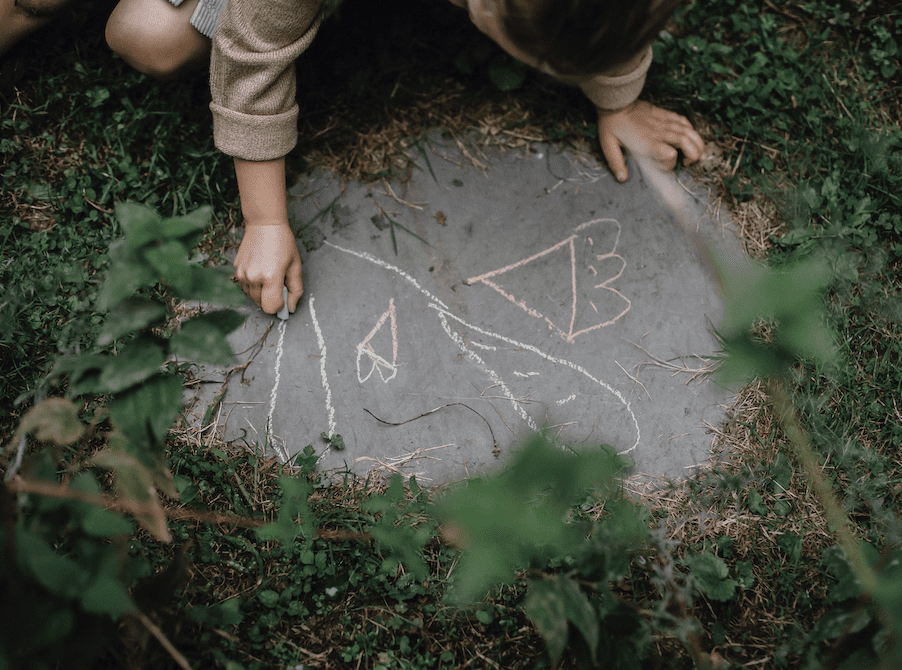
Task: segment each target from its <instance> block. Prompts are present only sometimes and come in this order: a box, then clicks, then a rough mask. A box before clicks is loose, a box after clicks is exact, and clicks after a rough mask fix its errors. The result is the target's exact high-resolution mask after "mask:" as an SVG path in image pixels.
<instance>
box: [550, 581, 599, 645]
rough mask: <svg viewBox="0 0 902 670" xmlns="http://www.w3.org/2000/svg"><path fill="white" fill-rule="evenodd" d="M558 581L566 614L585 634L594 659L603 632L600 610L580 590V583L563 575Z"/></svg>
mask: <svg viewBox="0 0 902 670" xmlns="http://www.w3.org/2000/svg"><path fill="white" fill-rule="evenodd" d="M556 581H557V585H558V589H557V590H558V594H559V595H560V598H561V601H562V602H563V604H564V614H565V616H566V617H567V618H568V619H569V620H570V622H571V623H572V624H573V625H574V627H575V628H576V630H578V631H579V632H580V634H581V635H582V636H583V639H584V640H585V641H586V644H587V645H588V646H589V652H590V653H591V654H592V660H593V661H594V660H595V659H596V655H597V653H598V638H599V635H600V633H601V627H600V625H599V622H598V612H597V611H596V610H595V608H594V607H592V604H591V603H590V602H589V599H588V598H587V597H586V594H585V593H583V592H582V590H580V588H579V585H577V583H576V582H574V581H573V580H572V579H570V578H569V577H566V576H562V577H559V578H558V579H557V580H556Z"/></svg>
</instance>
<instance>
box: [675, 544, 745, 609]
mask: <svg viewBox="0 0 902 670" xmlns="http://www.w3.org/2000/svg"><path fill="white" fill-rule="evenodd" d="M682 562H683V564H684V565H685V566H686V567H687V568H689V576H690V577H691V578H692V581H693V582H694V583H695V584H696V586H698V589H699V591H701V592H702V593H703V594H705V595H706V596H708V597H709V598H711V599H712V600H720V601H726V600H729V599H730V598H732V597H733V594H734V593H735V592H736V586H737V583H736V581H734V580H732V579H729V574H730V571H729V569H728V568H727V564H726V563H724V561H723V559H722V558H721V557H720V556H717V555H715V554H712V553H710V552H705V553H703V554H690V555H689V556H687V557H686V558H684V559H683V561H682Z"/></svg>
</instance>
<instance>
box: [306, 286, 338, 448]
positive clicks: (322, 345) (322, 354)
mask: <svg viewBox="0 0 902 670" xmlns="http://www.w3.org/2000/svg"><path fill="white" fill-rule="evenodd" d="M313 302H314V298H313V296H310V300H308V301H307V304H308V305H309V306H310V318H311V320H312V321H313V329H314V330H315V331H316V343H317V345H319V372H320V376H321V377H322V382H323V389H324V390H325V391H326V413H327V414H328V416H329V433H328V434H329V437H330V438H331V437H332V436H334V435H335V408H334V407H332V391H331V390H330V389H329V378H328V377H327V376H326V340H325V339H324V338H323V331H322V329H321V328H320V327H319V321H317V320H316V310H315V309H314V307H313ZM331 448H332V447H331V446H328V447H326V448H325V449H324V450H323V453H322V454H320V457H319V458H318V459H317V460H316V462H317V463H319V462H320V461H321V460H323V458H324V457H325V456H326V454H328V453H329V451H330V449H331Z"/></svg>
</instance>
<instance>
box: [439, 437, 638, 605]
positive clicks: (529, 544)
mask: <svg viewBox="0 0 902 670" xmlns="http://www.w3.org/2000/svg"><path fill="white" fill-rule="evenodd" d="M621 467H622V462H621V461H620V460H619V459H618V458H617V456H616V453H614V451H613V449H610V450H608V449H607V448H602V449H599V450H596V451H593V452H589V453H584V454H578V455H574V454H572V453H565V452H563V451H561V450H560V449H558V448H556V447H553V446H551V445H550V444H548V443H547V442H546V441H544V440H542V439H541V438H537V439H536V440H534V441H531V442H529V443H527V444H526V445H525V446H523V447H521V448H520V449H518V450H517V451H515V453H514V455H513V458H512V460H511V462H510V464H509V465H508V467H507V468H506V469H505V470H504V471H503V472H502V473H501V474H498V475H493V476H490V477H488V478H487V479H484V480H469V481H467V483H466V485H465V486H464V487H462V488H460V489H458V490H457V491H454V492H452V493H451V494H449V495H448V496H447V497H446V498H445V500H444V501H443V502H442V503H441V505H440V506H439V508H438V515H439V518H440V520H441V522H442V524H443V527H444V528H445V529H446V532H450V533H452V534H453V535H455V536H457V537H458V538H460V539H461V540H462V541H463V544H464V552H463V556H462V557H461V560H460V564H459V566H458V568H457V571H456V572H455V582H454V587H453V588H452V589H451V590H450V591H449V592H448V597H449V599H450V600H452V601H454V602H457V603H460V604H462V603H468V602H472V601H473V600H474V599H478V598H481V597H482V596H483V595H484V594H485V592H486V590H488V589H489V588H491V587H492V586H493V585H495V584H497V583H500V582H507V581H510V580H512V579H513V578H514V575H515V574H516V571H517V570H518V569H521V568H524V567H526V566H528V565H529V564H531V563H532V562H543V561H544V562H547V560H548V559H549V557H550V556H549V554H550V555H551V556H563V555H566V554H569V553H573V552H574V551H576V550H577V549H578V548H579V547H581V546H582V545H583V544H584V542H585V535H584V529H583V528H582V526H581V525H580V524H576V523H571V524H565V523H564V519H565V517H566V515H567V513H568V510H569V509H570V507H571V506H572V505H574V504H576V503H577V502H580V501H581V500H582V499H584V497H585V491H586V490H587V489H592V490H598V489H601V490H603V491H605V492H607V491H609V490H613V489H614V484H613V481H614V480H613V477H614V474H616V473H618V472H619V471H620V468H621Z"/></svg>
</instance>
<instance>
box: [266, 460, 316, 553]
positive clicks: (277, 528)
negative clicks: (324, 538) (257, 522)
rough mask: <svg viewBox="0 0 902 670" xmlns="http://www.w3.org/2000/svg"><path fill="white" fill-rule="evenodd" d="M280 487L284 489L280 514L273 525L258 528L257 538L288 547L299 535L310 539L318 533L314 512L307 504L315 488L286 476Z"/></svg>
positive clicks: (282, 479)
mask: <svg viewBox="0 0 902 670" xmlns="http://www.w3.org/2000/svg"><path fill="white" fill-rule="evenodd" d="M279 485H280V486H281V487H282V500H281V502H280V504H279V514H278V516H277V517H276V520H275V521H274V522H273V523H270V524H267V525H265V526H263V527H262V528H258V529H257V536H258V537H259V538H260V539H261V540H263V541H269V540H275V541H277V542H279V543H281V544H282V546H285V547H288V546H291V545H292V544H293V543H294V540H295V538H297V537H298V536H299V535H300V536H303V537H308V538H310V537H313V536H314V534H315V533H316V527H315V525H314V521H313V511H312V510H311V508H310V503H309V502H307V499H308V498H309V497H310V495H311V494H312V493H313V486H312V485H311V484H310V482H308V481H307V480H306V479H295V478H293V477H285V476H282V477H279ZM298 517H300V520H299V521H298V520H297V519H298Z"/></svg>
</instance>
